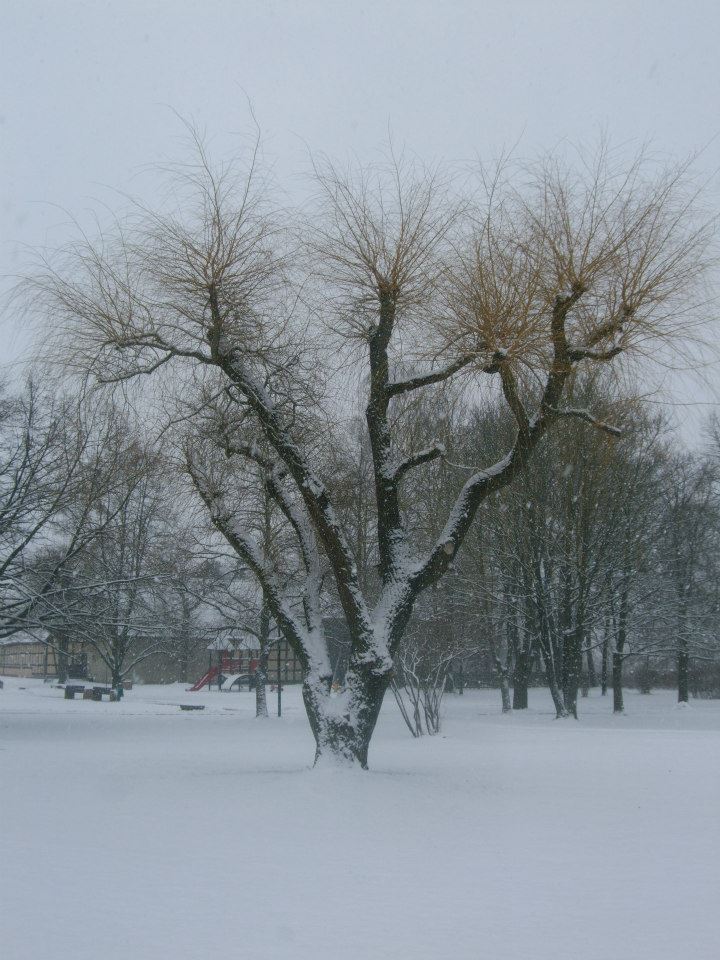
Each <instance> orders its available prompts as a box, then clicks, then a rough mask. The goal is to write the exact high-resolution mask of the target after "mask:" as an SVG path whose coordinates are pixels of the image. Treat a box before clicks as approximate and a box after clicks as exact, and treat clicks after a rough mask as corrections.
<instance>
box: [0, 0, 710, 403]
mask: <svg viewBox="0 0 720 960" xmlns="http://www.w3.org/2000/svg"><path fill="white" fill-rule="evenodd" d="M719 46H720V4H719V3H718V2H717V0H685V2H666V0H652V2H650V0H625V2H612V0H444V2H442V0H414V2H411V0H386V2H384V3H381V2H362V0H348V2H341V0H337V2H331V0H298V2H293V0H275V2H273V0H205V2H202V3H200V2H193V0H144V2H137V0H112V2H107V0H95V2H89V0H88V2H72V0H22V2H21V0H3V3H2V14H1V17H0V77H1V78H2V79H1V92H2V102H1V104H0V149H1V151H2V153H1V157H2V184H1V187H0V189H1V190H2V197H1V198H0V210H1V211H2V224H1V225H2V242H1V244H0V274H2V275H3V277H4V278H5V279H4V280H3V284H4V285H5V286H6V287H7V285H8V283H9V280H8V279H7V278H8V277H10V276H11V275H13V274H16V273H18V272H21V271H22V270H23V268H24V266H25V265H26V264H27V260H28V256H27V252H26V251H27V248H33V247H38V246H45V245H50V246H52V245H54V244H57V243H59V242H61V241H62V240H63V239H64V238H66V237H67V230H68V216H67V214H66V213H64V212H63V210H65V211H69V212H71V213H73V214H75V215H79V216H80V217H81V218H82V217H83V215H84V214H83V211H86V210H88V209H89V208H90V207H92V206H93V205H95V204H96V202H97V200H98V199H100V200H103V201H105V202H108V201H110V202H116V201H115V200H113V199H112V195H111V194H110V193H109V190H108V188H119V189H121V190H127V191H130V192H137V191H140V192H141V193H144V194H146V195H147V192H148V190H150V189H151V183H152V181H151V180H148V178H147V176H145V177H144V178H143V177H141V176H138V172H139V171H140V170H141V168H142V167H143V166H144V165H147V164H152V163H154V162H157V161H161V160H162V159H164V158H168V157H177V156H178V155H179V152H180V149H181V147H180V143H179V140H180V134H181V129H180V124H179V122H178V120H177V118H176V117H175V116H174V114H173V112H172V110H173V109H174V110H177V111H178V112H179V113H180V114H182V115H183V116H185V117H188V118H192V119H194V120H195V122H197V123H198V124H199V125H201V126H203V127H205V128H206V129H207V131H208V134H209V135H210V136H211V138H214V139H215V141H216V145H217V148H218V150H219V151H220V152H222V153H223V154H226V153H227V152H228V150H229V149H232V140H233V136H234V135H237V134H241V133H243V132H247V130H248V126H249V124H248V120H249V117H248V108H247V99H248V98H249V99H250V101H251V102H252V104H253V107H254V110H255V112H256V114H257V117H258V120H259V122H260V124H261V127H262V131H263V137H264V142H265V151H266V153H267V155H268V156H270V157H271V158H273V159H274V160H275V162H276V167H277V173H278V176H279V177H280V178H281V179H282V180H283V181H284V182H285V183H287V184H288V189H289V190H290V191H292V190H293V189H295V187H294V186H293V184H296V183H298V182H299V180H298V178H299V177H300V175H302V174H303V173H304V172H306V170H307V150H308V147H309V148H311V149H312V150H315V151H325V152H327V153H329V154H331V155H333V156H335V157H345V156H347V155H348V154H349V153H350V152H352V153H354V154H356V155H359V156H360V157H369V156H372V155H375V154H376V152H377V150H378V149H379V148H381V147H382V146H383V144H384V143H385V142H386V141H387V136H388V130H389V129H390V130H392V133H393V138H394V140H395V141H397V142H399V143H401V144H405V145H407V147H408V148H409V149H411V150H412V151H413V152H415V153H417V154H419V155H421V156H423V157H425V158H428V159H433V160H437V159H440V158H446V159H448V160H453V161H457V160H464V159H470V158H472V157H473V156H475V155H477V154H481V155H483V156H487V157H492V156H496V155H497V154H498V153H499V152H500V151H501V150H502V149H503V148H507V147H509V146H512V145H514V144H516V142H518V141H519V144H518V147H517V150H518V151H519V152H520V153H521V154H522V155H532V154H533V153H536V152H537V151H538V150H542V149H547V148H552V147H553V146H554V145H556V144H557V143H558V142H559V141H563V140H571V141H573V142H579V141H582V142H585V143H587V142H592V141H593V140H596V139H597V137H598V135H599V132H600V131H602V130H605V131H606V132H607V134H608V135H609V136H610V138H611V140H612V142H613V143H614V144H626V143H628V144H631V143H636V144H639V143H641V142H643V141H647V140H650V141H651V142H652V144H653V146H654V148H655V150H656V152H658V153H660V154H663V155H667V156H669V157H672V158H678V159H679V158H684V157H686V156H687V155H688V154H689V153H691V152H694V151H698V150H702V151H703V152H702V154H701V156H700V158H699V160H698V168H699V170H700V172H701V173H702V174H703V175H705V176H707V177H709V178H710V179H711V185H710V194H709V195H710V196H711V197H712V202H713V203H714V204H717V201H718V197H719V196H720V189H718V187H719V183H720V181H719V179H718V176H717V171H718V169H720V110H719V109H718V105H719V104H720V53H719V52H718V47H719ZM171 108H172V109H171ZM0 336H2V339H1V340H0V363H1V362H2V360H3V357H2V353H3V352H4V353H5V359H7V358H9V357H11V356H16V355H17V351H18V342H17V341H13V338H12V337H11V336H10V335H9V333H7V334H6V333H2V334H0ZM684 399H685V400H686V401H687V400H688V399H692V398H691V397H690V398H688V396H685V397H684ZM704 399H705V400H706V401H707V399H708V396H707V395H706V396H705V397H704Z"/></svg>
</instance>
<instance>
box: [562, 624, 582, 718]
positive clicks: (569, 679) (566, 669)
mask: <svg viewBox="0 0 720 960" xmlns="http://www.w3.org/2000/svg"><path fill="white" fill-rule="evenodd" d="M582 633H583V631H582V627H580V626H576V627H575V629H574V630H569V631H568V632H567V633H566V634H565V642H564V644H563V700H564V703H565V709H566V710H567V711H568V712H569V713H570V714H571V715H572V716H573V717H575V719H576V720H577V716H578V708H577V701H578V690H579V689H580V680H581V675H582V654H583V641H582Z"/></svg>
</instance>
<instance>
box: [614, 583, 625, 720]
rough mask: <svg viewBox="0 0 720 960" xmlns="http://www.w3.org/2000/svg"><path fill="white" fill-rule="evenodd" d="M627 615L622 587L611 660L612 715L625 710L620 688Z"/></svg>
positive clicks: (621, 688)
mask: <svg viewBox="0 0 720 960" xmlns="http://www.w3.org/2000/svg"><path fill="white" fill-rule="evenodd" d="M627 615H628V591H627V586H625V585H623V588H622V593H621V595H620V614H619V616H618V631H617V639H616V641H615V650H614V651H613V658H612V682H613V713H622V712H623V710H624V709H625V703H624V701H623V687H622V669H623V661H624V659H625V657H624V652H625V641H626V640H627Z"/></svg>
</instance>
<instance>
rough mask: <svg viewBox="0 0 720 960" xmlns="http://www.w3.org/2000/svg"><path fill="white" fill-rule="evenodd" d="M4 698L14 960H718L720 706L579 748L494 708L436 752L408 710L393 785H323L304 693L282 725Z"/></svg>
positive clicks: (129, 703)
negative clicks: (418, 733)
mask: <svg viewBox="0 0 720 960" xmlns="http://www.w3.org/2000/svg"><path fill="white" fill-rule="evenodd" d="M3 679H4V689H3V690H2V691H0V728H1V733H0V743H1V746H0V757H1V759H0V764H1V767H0V769H1V770H2V775H1V776H0V810H2V818H1V821H0V822H1V824H2V826H1V827H0V837H1V841H0V857H1V858H2V864H3V870H2V890H1V892H0V902H1V903H2V924H1V925H0V942H1V944H2V946H1V949H2V955H3V956H4V957H7V958H9V960H10V958H11V960H37V958H41V957H51V956H52V957H53V958H57V960H66V958H70V957H73V958H80V960H84V958H90V957H95V956H102V957H103V958H110V960H116V958H117V960H119V958H121V957H122V958H130V957H131V958H133V960H202V958H206V957H208V958H209V957H214V956H233V957H235V956H237V957H253V958H256V960H271V958H273V960H274V958H282V957H292V958H293V960H326V958H327V960H329V958H338V957H342V958H345V960H356V958H357V960H359V958H361V957H362V958H365V957H368V958H369V957H372V958H374V960H376V958H404V957H412V958H414V960H424V958H427V960H431V958H432V960H434V958H444V957H448V958H452V960H465V958H467V960H470V958H480V957H488V958H490V957H493V958H494V957H500V956H502V957H503V958H505V960H521V958H522V960H526V958H532V960H546V958H547V960H550V958H555V957H557V955H558V954H559V953H561V952H562V951H563V950H564V949H565V948H566V947H567V945H568V944H569V943H572V944H573V956H574V957H576V958H578V960H604V958H606V957H610V956H612V957H616V958H622V960H665V958H667V960H670V958H678V957H692V958H693V960H712V958H714V957H716V956H717V945H718V942H719V940H720V936H719V934H720V929H719V926H718V919H717V909H716V906H717V893H718V887H719V885H718V881H719V880H720V868H719V866H718V858H717V850H718V848H719V842H720V818H719V817H718V800H719V799H720V763H718V757H719V755H720V753H719V751H718V744H719V742H720V701H718V700H694V701H692V703H691V704H690V705H683V706H682V707H678V706H677V704H676V703H675V699H674V698H675V694H674V693H673V692H672V691H657V692H654V693H652V694H651V695H649V696H643V695H640V694H638V693H636V692H634V691H627V693H626V712H625V714H623V715H620V716H614V715H613V713H612V705H611V701H610V700H609V698H602V697H600V695H599V693H598V692H597V691H591V694H590V696H589V697H588V698H584V699H583V700H582V702H581V719H580V721H578V722H576V721H574V720H569V719H568V720H559V721H557V720H554V719H553V718H554V710H553V704H552V701H551V699H550V696H549V694H548V692H547V690H544V689H540V688H538V689H533V690H531V693H530V707H529V709H528V710H527V711H522V712H515V713H513V714H510V715H507V716H503V715H502V714H501V713H500V710H499V697H498V693H497V691H494V690H482V691H476V690H469V691H467V692H466V694H465V695H464V696H462V697H459V696H448V697H446V698H445V701H444V704H445V705H444V713H445V716H444V718H443V730H442V733H441V735H439V736H436V737H423V738H421V739H420V740H413V739H411V738H410V737H409V735H408V732H407V729H406V728H405V727H404V724H403V721H402V719H401V717H400V715H399V712H398V710H397V707H396V705H395V703H394V702H393V701H392V699H391V698H386V701H385V705H384V707H383V710H382V713H381V717H380V721H379V724H378V729H377V734H376V737H375V738H374V740H373V746H372V750H371V755H370V770H369V771H360V770H357V769H354V770H343V769H322V770H313V769H311V767H310V763H311V760H312V756H313V747H314V745H313V740H312V735H311V733H310V730H309V728H308V726H307V721H306V718H305V714H304V711H303V708H302V703H301V700H300V695H299V694H300V691H299V688H297V687H288V688H286V691H285V693H284V699H283V717H282V718H281V719H278V718H276V717H275V718H273V717H271V718H269V719H267V720H258V719H256V718H255V716H254V711H255V705H254V697H253V696H251V695H248V694H247V693H228V694H218V693H215V692H213V693H208V692H206V693H187V692H186V688H185V686H184V685H182V684H170V685H164V686H151V685H147V686H136V687H135V689H133V690H132V691H131V692H129V693H128V694H127V696H126V697H125V698H124V699H123V701H122V702H120V703H107V702H105V703H95V702H89V701H66V700H64V699H63V693H62V691H61V690H59V689H57V688H54V687H52V686H50V685H49V684H45V685H44V684H43V683H42V682H41V681H33V680H21V679H17V678H3ZM181 703H195V704H200V705H203V706H204V707H205V710H204V711H196V712H183V711H181V710H180V708H179V704H181ZM357 904H362V909H355V905H357Z"/></svg>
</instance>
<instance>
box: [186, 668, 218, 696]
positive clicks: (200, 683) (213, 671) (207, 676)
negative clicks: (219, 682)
mask: <svg viewBox="0 0 720 960" xmlns="http://www.w3.org/2000/svg"><path fill="white" fill-rule="evenodd" d="M217 675H218V667H212V668H211V669H210V670H208V672H207V673H206V674H205V676H204V677H200V679H199V680H198V682H197V683H195V684H193V685H192V687H190V691H192V692H197V691H198V690H202V688H203V687H204V686H205V684H206V683H210V681H211V680H214V679H215V677H216V676H217ZM190 691H188V692H190Z"/></svg>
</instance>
